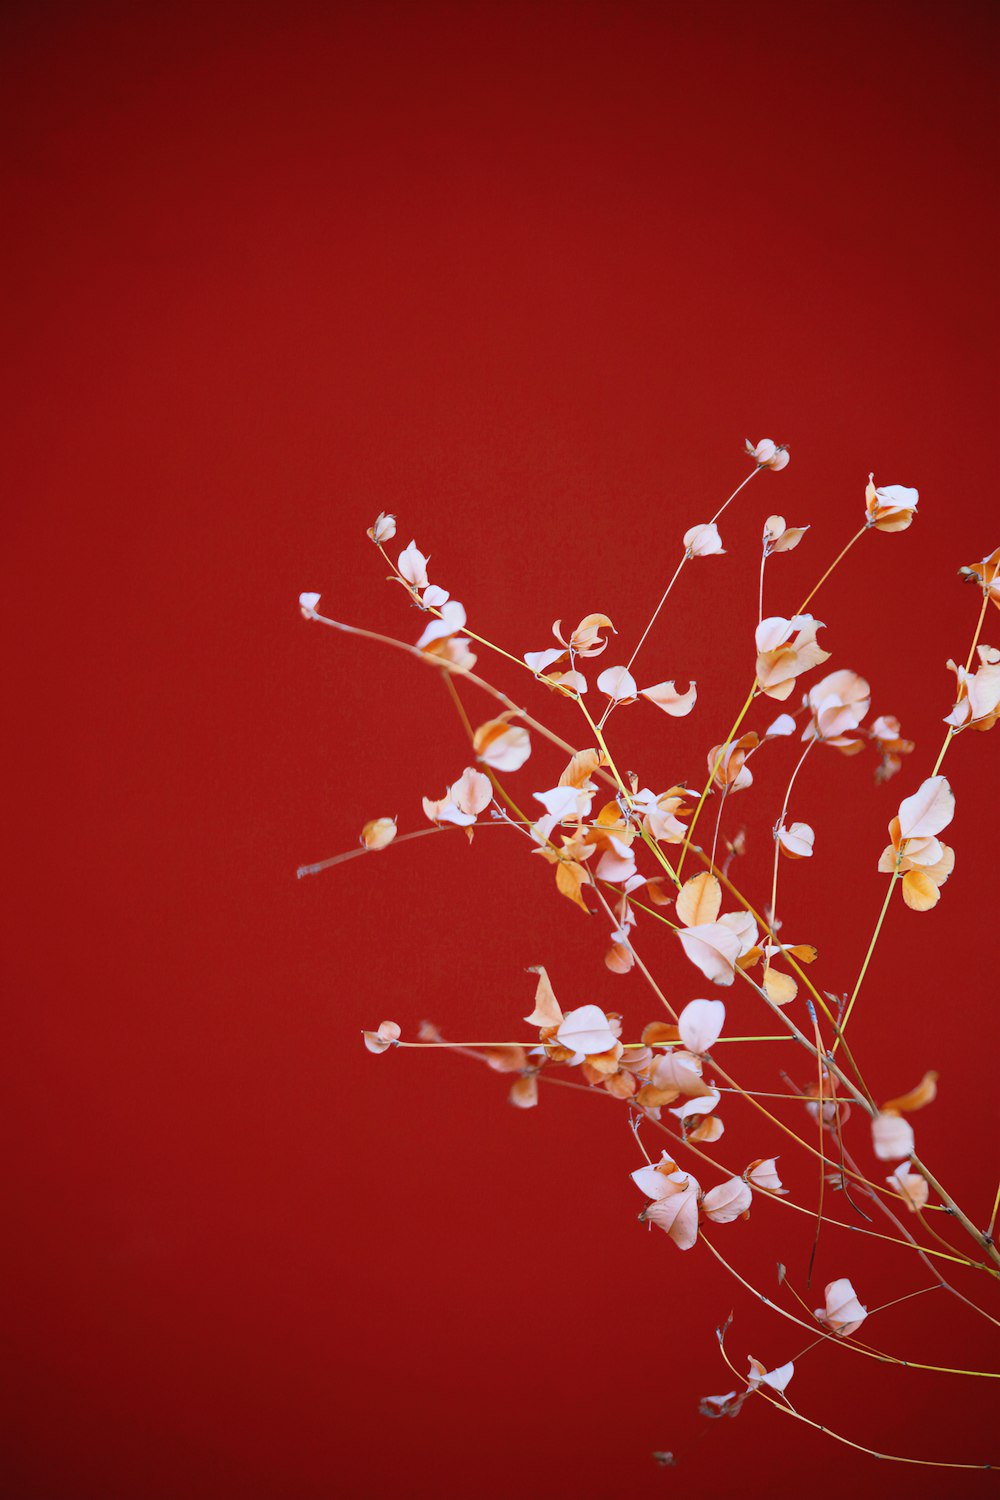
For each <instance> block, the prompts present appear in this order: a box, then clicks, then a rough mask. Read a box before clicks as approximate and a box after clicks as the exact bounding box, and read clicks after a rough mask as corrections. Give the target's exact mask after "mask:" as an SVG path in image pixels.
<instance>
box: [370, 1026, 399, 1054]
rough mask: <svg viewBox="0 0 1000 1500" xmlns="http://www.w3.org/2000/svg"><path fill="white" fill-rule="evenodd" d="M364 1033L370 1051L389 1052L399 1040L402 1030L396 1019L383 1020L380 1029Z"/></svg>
mask: <svg viewBox="0 0 1000 1500" xmlns="http://www.w3.org/2000/svg"><path fill="white" fill-rule="evenodd" d="M363 1035H364V1039H365V1046H366V1047H367V1048H368V1051H369V1052H387V1051H388V1050H389V1048H390V1047H391V1046H392V1044H393V1042H397V1041H398V1040H399V1036H400V1031H399V1027H398V1026H397V1025H396V1023H395V1021H382V1022H381V1023H380V1025H379V1028H378V1031H366V1032H364V1033H363Z"/></svg>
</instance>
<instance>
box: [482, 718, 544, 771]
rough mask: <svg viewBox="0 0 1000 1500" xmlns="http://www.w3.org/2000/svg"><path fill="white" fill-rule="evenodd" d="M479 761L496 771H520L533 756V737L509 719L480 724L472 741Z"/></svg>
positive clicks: (491, 720)
mask: <svg viewBox="0 0 1000 1500" xmlns="http://www.w3.org/2000/svg"><path fill="white" fill-rule="evenodd" d="M472 748H473V750H474V751H475V752H476V755H477V756H478V757H479V759H480V760H481V761H482V762H483V763H484V764H485V765H487V766H489V767H490V768H491V769H492V770H494V771H518V770H520V768H521V767H522V766H523V765H524V763H525V761H526V760H527V759H528V756H529V755H530V754H531V736H530V735H529V734H528V731H527V730H526V729H524V728H523V727H522V726H521V725H520V724H511V723H510V722H509V720H508V719H507V718H504V717H501V718H499V719H489V720H488V721H487V722H486V723H485V724H480V726H479V728H478V729H477V730H476V732H475V735H474V736H473V740H472Z"/></svg>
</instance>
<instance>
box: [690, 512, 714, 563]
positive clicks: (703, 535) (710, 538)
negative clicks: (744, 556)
mask: <svg viewBox="0 0 1000 1500" xmlns="http://www.w3.org/2000/svg"><path fill="white" fill-rule="evenodd" d="M684 547H685V550H686V551H687V552H688V553H689V554H690V556H691V557H718V556H719V555H720V554H721V553H722V538H721V536H720V535H719V528H718V526H716V524H715V522H714V521H708V522H704V523H702V525H700V526H692V527H691V528H690V530H688V531H685V533H684Z"/></svg>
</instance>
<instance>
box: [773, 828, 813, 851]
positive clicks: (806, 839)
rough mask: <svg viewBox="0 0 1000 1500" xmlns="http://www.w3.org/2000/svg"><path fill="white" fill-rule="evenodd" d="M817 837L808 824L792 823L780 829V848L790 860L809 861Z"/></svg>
mask: <svg viewBox="0 0 1000 1500" xmlns="http://www.w3.org/2000/svg"><path fill="white" fill-rule="evenodd" d="M815 842H816V835H815V833H814V832H813V830H812V829H811V828H810V826H809V824H808V823H792V824H790V825H789V827H787V828H779V829H778V847H779V848H780V850H781V852H782V854H787V855H788V858H789V859H809V858H810V856H811V855H812V853H813V845H814V843H815Z"/></svg>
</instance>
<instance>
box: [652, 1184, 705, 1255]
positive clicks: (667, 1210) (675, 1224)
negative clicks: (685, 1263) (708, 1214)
mask: <svg viewBox="0 0 1000 1500" xmlns="http://www.w3.org/2000/svg"><path fill="white" fill-rule="evenodd" d="M642 1217H643V1218H644V1219H647V1220H648V1221H649V1222H650V1223H652V1224H657V1225H659V1227H660V1228H661V1229H662V1230H664V1231H665V1232H666V1233H667V1234H669V1236H670V1238H671V1239H672V1240H673V1242H674V1244H675V1245H676V1246H677V1248H678V1249H679V1250H690V1249H691V1248H692V1246H693V1245H694V1244H695V1242H696V1241H697V1239H698V1193H697V1190H696V1189H695V1188H694V1187H693V1186H692V1187H689V1188H688V1189H687V1190H686V1191H684V1192H680V1193H674V1194H672V1195H671V1196H670V1197H669V1198H661V1199H659V1200H658V1201H657V1202H655V1203H651V1204H650V1205H649V1207H648V1208H647V1209H646V1210H645V1213H644V1214H643V1215H642Z"/></svg>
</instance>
